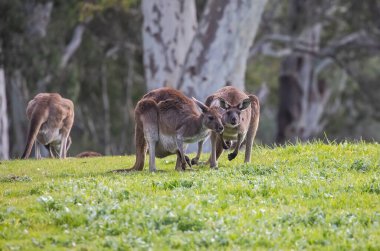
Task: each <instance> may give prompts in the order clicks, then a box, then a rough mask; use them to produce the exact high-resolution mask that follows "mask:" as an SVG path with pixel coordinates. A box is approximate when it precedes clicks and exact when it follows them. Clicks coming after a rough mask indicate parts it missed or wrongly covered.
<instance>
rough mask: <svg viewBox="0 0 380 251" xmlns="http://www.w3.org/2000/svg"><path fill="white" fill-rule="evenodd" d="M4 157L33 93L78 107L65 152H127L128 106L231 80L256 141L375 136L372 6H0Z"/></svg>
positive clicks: (22, 0) (379, 61)
mask: <svg viewBox="0 0 380 251" xmlns="http://www.w3.org/2000/svg"><path fill="white" fill-rule="evenodd" d="M0 13H1V14H0V137H1V138H0V159H6V158H17V157H19V156H20V155H21V153H22V151H23V148H24V146H25V143H26V142H25V141H26V132H27V127H28V122H27V119H26V114H25V109H26V106H27V103H28V101H29V100H30V99H32V98H33V97H34V96H35V95H36V94H37V93H40V92H58V93H60V94H61V95H62V96H63V97H66V98H69V99H71V100H73V102H74V104H75V122H74V127H73V129H72V133H71V136H72V138H73V144H72V147H71V149H70V150H69V155H70V156H74V155H76V154H77V153H79V152H82V151H85V150H93V151H98V152H100V153H102V154H107V155H109V154H113V155H118V154H133V153H134V143H133V142H134V118H133V110H134V105H135V104H136V102H137V101H138V100H139V98H140V97H141V96H142V95H143V94H144V93H145V92H146V91H147V90H150V89H153V88H157V87H160V86H164V85H165V86H172V87H175V88H178V89H180V90H182V91H184V92H185V93H186V94H187V95H189V96H195V97H197V98H199V99H201V100H202V101H205V98H206V97H207V96H208V95H209V94H211V93H212V92H213V91H215V90H217V89H219V88H220V87H222V86H224V85H226V82H227V81H231V84H232V85H236V86H237V87H239V88H244V89H245V90H246V91H248V92H250V93H255V94H256V95H258V96H259V98H260V100H261V121H260V125H259V130H258V135H257V138H256V142H257V143H259V144H260V143H261V144H268V145H272V144H274V143H280V144H281V143H284V142H287V141H290V142H294V141H295V140H297V139H299V140H302V141H307V140H310V139H313V138H321V139H326V138H328V139H329V140H336V141H341V140H345V139H349V140H355V139H364V140H368V141H378V140H379V139H380V102H379V99H380V85H379V83H378V82H379V80H380V53H379V52H380V1H378V0H366V1H357V0H320V1H314V0H281V1H280V0H239V1H237V0H224V1H218V0H208V1H207V0H141V1H139V0H98V1H96V0H86V1H78V0H55V1H53V0H0Z"/></svg>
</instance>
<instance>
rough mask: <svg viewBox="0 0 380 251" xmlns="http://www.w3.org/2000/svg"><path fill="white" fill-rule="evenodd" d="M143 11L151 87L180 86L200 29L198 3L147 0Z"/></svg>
mask: <svg viewBox="0 0 380 251" xmlns="http://www.w3.org/2000/svg"><path fill="white" fill-rule="evenodd" d="M142 12H143V16H144V23H143V48H144V69H145V78H146V83H147V88H148V90H152V89H155V88H159V87H162V86H172V87H176V86H175V85H176V83H177V81H178V78H179V75H180V72H181V67H182V64H183V62H184V61H185V57H186V54H187V51H188V49H189V46H190V43H191V41H192V39H193V37H194V35H195V31H196V28H197V20H196V9H195V3H194V0H143V1H142Z"/></svg>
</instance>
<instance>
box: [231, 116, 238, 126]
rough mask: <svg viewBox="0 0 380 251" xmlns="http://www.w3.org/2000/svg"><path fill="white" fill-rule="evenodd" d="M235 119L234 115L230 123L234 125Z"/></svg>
mask: <svg viewBox="0 0 380 251" xmlns="http://www.w3.org/2000/svg"><path fill="white" fill-rule="evenodd" d="M236 124H237V119H236V118H235V117H233V118H231V125H236Z"/></svg>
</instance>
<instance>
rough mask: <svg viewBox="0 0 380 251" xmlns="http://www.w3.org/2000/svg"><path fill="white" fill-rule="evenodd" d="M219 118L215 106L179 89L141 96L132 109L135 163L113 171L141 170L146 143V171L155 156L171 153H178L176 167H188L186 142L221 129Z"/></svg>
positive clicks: (153, 167)
mask: <svg viewBox="0 0 380 251" xmlns="http://www.w3.org/2000/svg"><path fill="white" fill-rule="evenodd" d="M197 107H199V108H200V110H201V112H200V111H199V109H198V108H197ZM221 118H222V117H221V115H220V114H219V113H218V108H209V107H207V106H206V105H204V104H203V103H202V102H200V101H198V100H196V99H195V98H193V99H190V98H188V97H186V96H185V95H184V94H182V93H181V92H180V91H177V90H175V89H172V88H167V87H164V88H159V89H156V90H153V91H151V92H149V93H147V94H146V95H144V96H143V98H142V99H141V100H140V101H139V102H138V103H137V105H136V108H135V120H136V127H135V140H136V162H135V164H134V166H133V167H132V168H130V169H119V170H115V171H116V172H125V171H133V170H136V171H141V170H143V168H144V162H145V155H146V152H147V146H148V147H149V171H151V172H154V171H156V170H157V169H156V165H155V157H158V158H163V157H166V156H168V155H172V154H177V162H176V167H175V169H176V170H178V171H183V170H185V169H186V165H189V166H191V165H190V161H189V159H188V158H187V156H185V153H184V149H185V148H186V144H187V143H193V142H198V141H203V140H204V139H205V138H206V137H208V136H209V134H210V131H211V130H213V131H215V132H216V133H221V132H223V129H224V128H223V124H222V121H221ZM199 154H200V151H198V155H199ZM198 158H199V156H198Z"/></svg>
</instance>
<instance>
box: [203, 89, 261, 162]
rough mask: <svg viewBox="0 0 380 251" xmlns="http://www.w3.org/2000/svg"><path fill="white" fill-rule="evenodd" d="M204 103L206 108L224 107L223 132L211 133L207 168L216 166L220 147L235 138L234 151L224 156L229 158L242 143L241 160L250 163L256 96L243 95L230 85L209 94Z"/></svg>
mask: <svg viewBox="0 0 380 251" xmlns="http://www.w3.org/2000/svg"><path fill="white" fill-rule="evenodd" d="M205 103H206V105H207V106H209V107H220V108H222V109H223V110H224V112H223V117H222V122H223V125H224V132H223V134H220V135H218V134H215V133H212V134H211V156H210V159H209V162H210V167H211V168H217V166H218V163H217V160H218V158H219V156H220V155H221V154H222V152H223V149H228V148H229V146H230V145H231V140H233V141H236V144H235V148H234V151H233V152H232V153H230V154H228V159H229V160H233V159H234V158H235V157H236V156H237V154H238V152H239V148H240V147H241V145H242V144H243V143H244V142H245V144H246V146H245V159H244V162H250V161H251V149H252V143H253V140H254V138H255V136H256V131H257V127H258V124H259V118H260V103H259V100H258V98H257V97H256V96H255V95H247V94H245V93H244V92H242V91H240V90H238V89H237V88H235V87H233V86H226V87H223V88H221V89H219V90H218V91H217V92H215V93H214V94H212V95H211V96H209V97H208V98H207V100H206V102H205ZM225 140H226V141H227V143H226V142H225Z"/></svg>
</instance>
